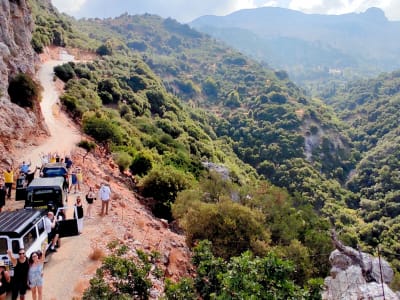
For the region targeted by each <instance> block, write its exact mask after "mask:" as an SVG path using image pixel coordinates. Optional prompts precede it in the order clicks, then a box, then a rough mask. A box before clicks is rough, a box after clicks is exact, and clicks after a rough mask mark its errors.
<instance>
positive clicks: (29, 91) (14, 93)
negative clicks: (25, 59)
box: [8, 73, 40, 108]
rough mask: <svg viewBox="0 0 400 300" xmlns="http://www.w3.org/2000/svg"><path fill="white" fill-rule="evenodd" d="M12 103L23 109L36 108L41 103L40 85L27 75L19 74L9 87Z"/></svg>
mask: <svg viewBox="0 0 400 300" xmlns="http://www.w3.org/2000/svg"><path fill="white" fill-rule="evenodd" d="M8 94H9V95H10V100H11V102H13V103H15V104H17V105H19V106H21V107H30V108H32V107H34V106H35V103H37V102H39V99H40V89H39V85H38V84H37V83H36V82H35V81H33V79H32V78H31V77H30V76H29V75H28V74H25V73H19V74H17V75H16V76H15V77H14V78H12V79H11V81H10V85H9V86H8Z"/></svg>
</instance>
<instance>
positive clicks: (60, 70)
mask: <svg viewBox="0 0 400 300" xmlns="http://www.w3.org/2000/svg"><path fill="white" fill-rule="evenodd" d="M54 73H55V74H56V76H57V77H58V78H60V79H61V80H62V81H64V82H67V81H68V80H70V79H72V78H74V76H75V71H74V69H73V68H72V66H71V64H69V63H66V64H63V65H61V66H56V67H54Z"/></svg>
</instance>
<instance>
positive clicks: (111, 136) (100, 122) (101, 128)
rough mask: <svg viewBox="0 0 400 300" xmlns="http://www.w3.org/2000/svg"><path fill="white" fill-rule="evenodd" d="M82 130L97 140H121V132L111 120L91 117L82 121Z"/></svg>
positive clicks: (102, 141) (119, 141)
mask: <svg viewBox="0 0 400 300" xmlns="http://www.w3.org/2000/svg"><path fill="white" fill-rule="evenodd" d="M83 131H84V132H85V133H86V134H88V135H90V136H92V137H93V138H95V139H96V140H97V141H98V142H100V143H104V142H113V143H115V144H120V143H121V142H122V133H121V130H120V128H119V127H117V126H116V125H114V124H113V123H111V120H107V119H103V118H98V117H91V118H88V119H86V120H84V121H83Z"/></svg>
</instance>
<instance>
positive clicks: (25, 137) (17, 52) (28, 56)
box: [0, 0, 47, 165]
mask: <svg viewBox="0 0 400 300" xmlns="http://www.w3.org/2000/svg"><path fill="white" fill-rule="evenodd" d="M0 24H1V26H0V141H1V143H0V165H4V164H9V163H10V160H9V159H8V157H9V155H8V154H9V153H10V151H12V150H15V149H18V148H22V147H24V145H25V144H26V143H33V141H34V139H33V138H32V137H35V136H38V135H41V134H44V133H47V129H46V126H45V124H44V123H43V118H42V116H41V113H40V110H39V109H38V110H36V111H32V110H29V109H23V108H21V107H19V106H17V105H15V104H13V103H11V102H10V100H9V97H8V92H7V89H8V83H9V81H10V79H11V78H12V77H13V76H14V75H15V74H17V73H20V72H23V73H27V74H29V75H31V76H32V77H34V74H35V65H36V63H37V62H38V58H37V55H36V54H35V52H34V51H33V49H32V47H31V38H32V29H33V25H34V24H33V20H32V16H31V13H30V10H29V7H28V5H27V1H26V0H0Z"/></svg>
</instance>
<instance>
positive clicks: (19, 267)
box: [0, 249, 45, 300]
mask: <svg viewBox="0 0 400 300" xmlns="http://www.w3.org/2000/svg"><path fill="white" fill-rule="evenodd" d="M7 255H8V258H9V259H10V261H11V263H12V265H13V268H14V269H13V272H14V274H13V276H12V277H11V276H10V273H9V271H7V268H6V266H5V263H4V261H3V260H0V270H1V271H0V300H5V299H6V296H7V293H8V292H9V291H11V299H12V300H16V299H17V298H18V295H19V297H20V299H21V300H23V299H25V294H26V291H27V290H28V288H30V289H31V292H32V299H33V300H37V299H38V300H42V299H43V264H44V260H45V253H44V252H42V251H41V250H38V251H34V252H32V253H31V255H30V257H29V258H27V257H26V254H25V249H19V251H18V258H15V257H14V256H13V254H12V252H11V250H7Z"/></svg>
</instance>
